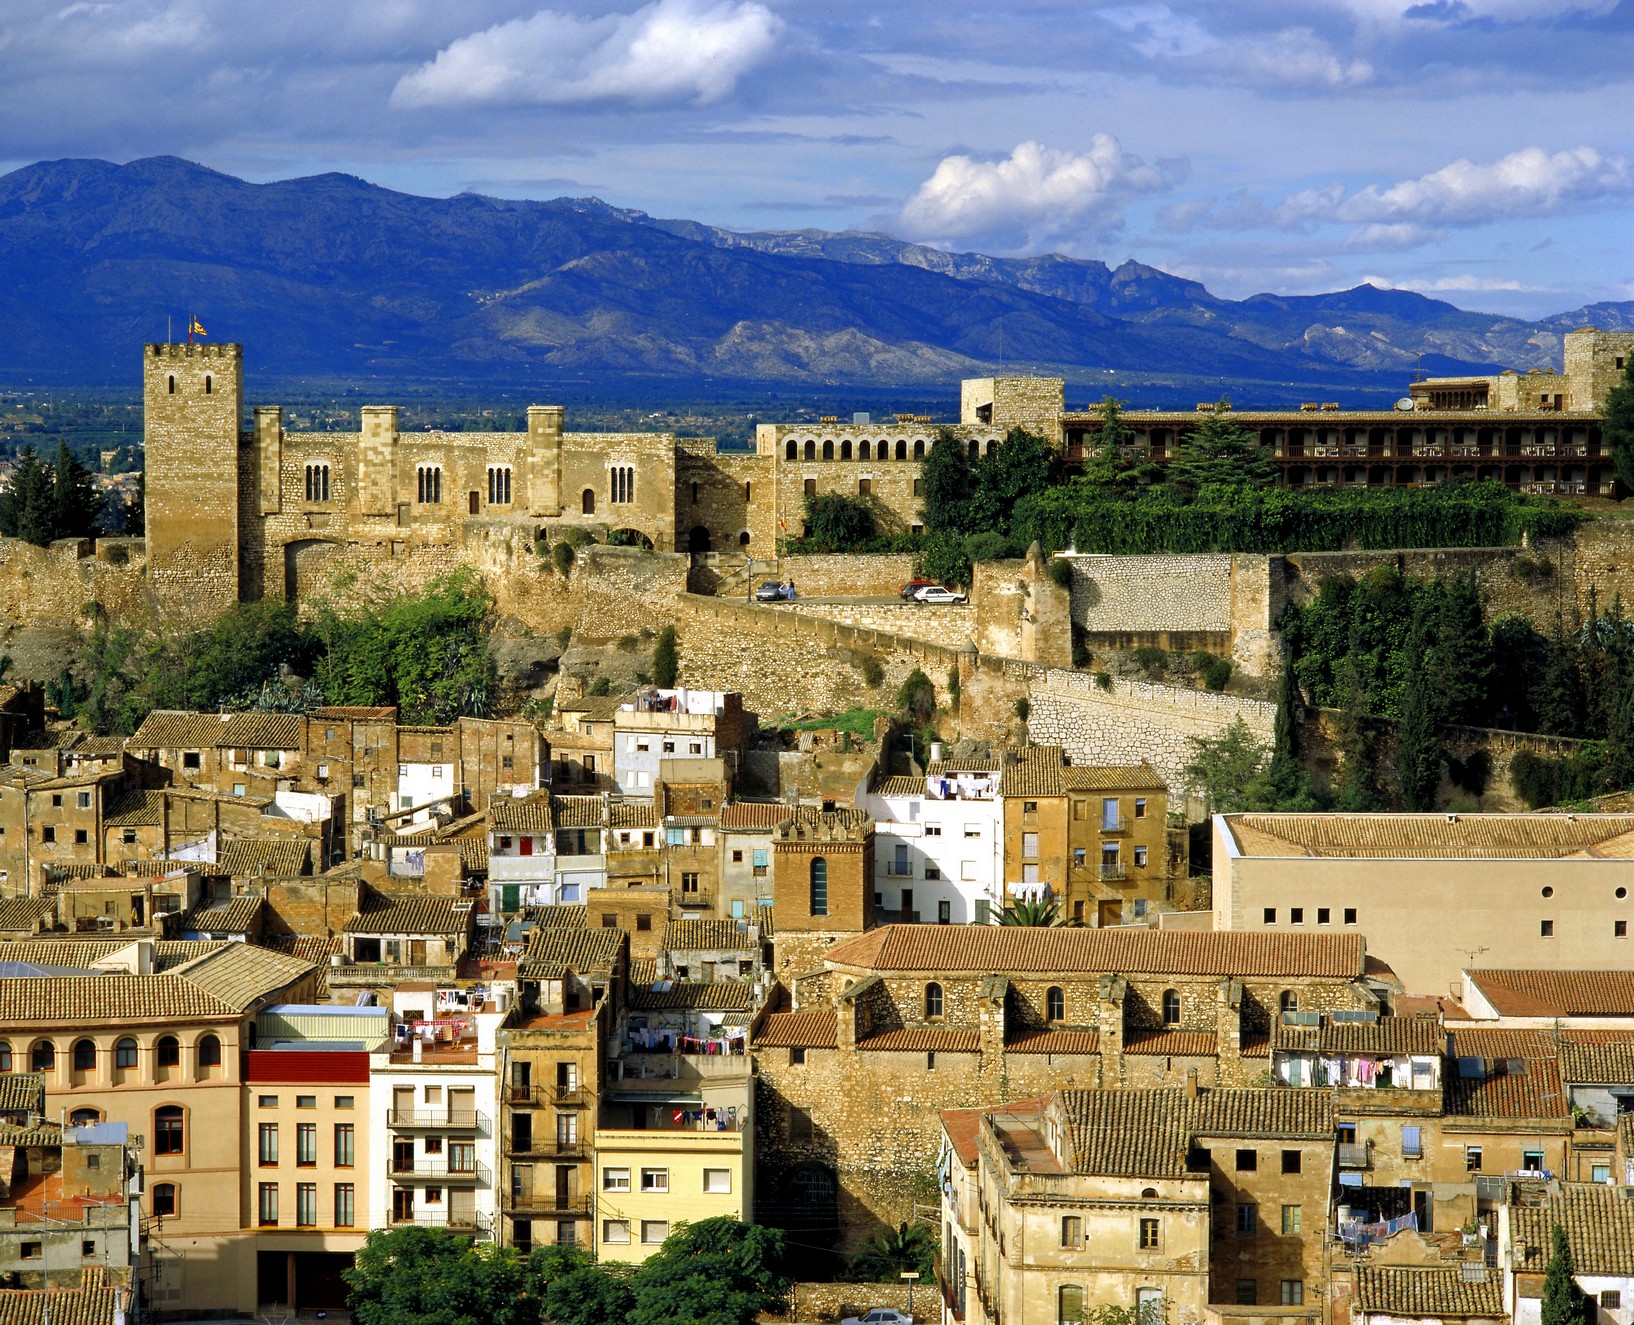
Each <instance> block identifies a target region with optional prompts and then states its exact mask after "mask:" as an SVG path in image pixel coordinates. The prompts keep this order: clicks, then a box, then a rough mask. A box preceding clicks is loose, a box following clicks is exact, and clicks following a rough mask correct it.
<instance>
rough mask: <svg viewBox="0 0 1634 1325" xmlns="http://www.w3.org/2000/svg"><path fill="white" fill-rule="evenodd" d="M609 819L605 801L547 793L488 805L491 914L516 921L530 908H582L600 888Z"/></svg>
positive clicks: (501, 799)
mask: <svg viewBox="0 0 1634 1325" xmlns="http://www.w3.org/2000/svg"><path fill="white" fill-rule="evenodd" d="M608 813H609V809H608V805H607V802H606V800H605V799H604V798H603V797H601V796H552V795H551V794H550V793H549V792H548V791H544V792H534V793H532V794H530V795H527V796H517V797H504V796H495V797H494V798H493V799H492V800H491V801H489V802H488V825H489V826H488V892H489V907H490V913H491V914H493V915H496V916H497V915H515V914H516V913H517V912H518V911H519V910H521V909H522V908H523V907H527V906H555V905H557V904H558V903H563V902H569V903H571V902H582V901H584V900H585V892H586V890H588V889H590V888H600V887H602V886H603V885H604V884H605V883H606V881H607V849H608V843H607V840H606V834H607V819H608ZM626 831H627V832H628V831H629V830H626ZM651 831H652V830H651V828H650V827H649V829H648V835H649V836H650V834H651ZM647 845H649V846H650V845H652V844H651V843H650V842H649V843H648V844H647Z"/></svg>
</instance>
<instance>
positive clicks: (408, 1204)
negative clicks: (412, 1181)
mask: <svg viewBox="0 0 1634 1325" xmlns="http://www.w3.org/2000/svg"><path fill="white" fill-rule="evenodd" d="M391 1217H392V1222H393V1223H394V1224H412V1223H413V1222H414V1189H413V1188H412V1187H393V1188H392V1189H391Z"/></svg>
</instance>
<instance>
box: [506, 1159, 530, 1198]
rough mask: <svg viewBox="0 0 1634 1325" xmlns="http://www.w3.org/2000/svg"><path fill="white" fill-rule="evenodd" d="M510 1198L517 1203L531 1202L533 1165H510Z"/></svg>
mask: <svg viewBox="0 0 1634 1325" xmlns="http://www.w3.org/2000/svg"><path fill="white" fill-rule="evenodd" d="M511 1199H512V1200H513V1201H515V1202H516V1204H517V1205H522V1206H528V1205H532V1204H533V1165H532V1164H513V1165H511Z"/></svg>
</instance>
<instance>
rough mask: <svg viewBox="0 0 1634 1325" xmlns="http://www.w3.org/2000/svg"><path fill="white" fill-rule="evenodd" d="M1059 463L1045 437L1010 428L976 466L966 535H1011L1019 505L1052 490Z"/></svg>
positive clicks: (965, 528) (965, 527)
mask: <svg viewBox="0 0 1634 1325" xmlns="http://www.w3.org/2000/svg"><path fill="white" fill-rule="evenodd" d="M1057 463H1058V457H1057V456H1056V453H1055V449H1054V448H1053V447H1052V446H1051V445H1050V444H1049V443H1048V442H1046V441H1045V440H1044V439H1043V438H1042V437H1038V436H1035V435H1034V434H1032V433H1030V432H1028V431H1027V430H1026V429H1025V428H1012V429H1010V431H1009V433H1008V434H1007V435H1006V436H1005V439H1004V440H1003V441H1002V442H1000V443H999V444H998V445H997V446H995V447H994V448H993V450H992V451H991V452H990V453H989V454H988V455H985V456H983V457H982V458H981V460H980V462H979V463H978V464H977V465H976V467H975V482H974V484H973V486H972V488H971V492H970V502H969V508H968V515H967V517H966V519H965V522H964V530H965V532H966V533H973V534H978V533H995V534H1008V533H1010V532H1011V523H1012V517H1013V515H1014V514H1015V509H1016V504H1017V503H1018V502H1019V501H1020V500H1021V499H1022V498H1023V497H1025V496H1027V494H1029V493H1033V492H1040V491H1043V490H1044V489H1045V488H1048V487H1050V486H1051V485H1052V484H1053V483H1054V481H1055V478H1056V469H1057Z"/></svg>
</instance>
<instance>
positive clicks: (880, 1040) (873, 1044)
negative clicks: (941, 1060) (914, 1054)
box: [857, 1026, 982, 1054]
mask: <svg viewBox="0 0 1634 1325" xmlns="http://www.w3.org/2000/svg"><path fill="white" fill-rule="evenodd" d="M981 1047H982V1045H981V1034H980V1032H978V1031H956V1030H950V1029H948V1028H946V1027H942V1026H909V1027H904V1028H903V1029H901V1030H894V1031H879V1032H877V1033H876V1034H873V1035H870V1036H868V1038H867V1039H864V1040H859V1041H857V1048H858V1049H906V1050H916V1051H918V1052H921V1053H923V1052H926V1051H933V1052H937V1053H950V1054H974V1053H979V1052H980V1051H981Z"/></svg>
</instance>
